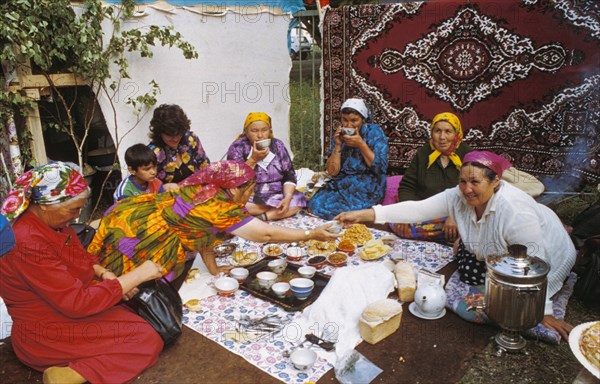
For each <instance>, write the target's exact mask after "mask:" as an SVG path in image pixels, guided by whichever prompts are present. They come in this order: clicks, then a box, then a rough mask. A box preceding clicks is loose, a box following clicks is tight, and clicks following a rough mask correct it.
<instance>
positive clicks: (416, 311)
mask: <svg viewBox="0 0 600 384" xmlns="http://www.w3.org/2000/svg"><path fill="white" fill-rule="evenodd" d="M408 310H409V311H410V313H412V314H413V315H415V316H417V317H419V318H421V319H425V320H437V319H441V318H442V317H444V316H445V315H446V308H444V309H443V310H442V312H440V314H439V315H437V316H427V315H426V314H424V313H422V312H421V311H420V310H419V307H417V303H415V302H414V301H413V302H412V303H410V304H409V306H408Z"/></svg>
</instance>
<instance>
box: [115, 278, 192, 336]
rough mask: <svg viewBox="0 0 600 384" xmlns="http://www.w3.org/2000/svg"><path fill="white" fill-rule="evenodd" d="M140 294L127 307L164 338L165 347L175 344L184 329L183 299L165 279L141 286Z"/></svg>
mask: <svg viewBox="0 0 600 384" xmlns="http://www.w3.org/2000/svg"><path fill="white" fill-rule="evenodd" d="M138 288H139V290H140V291H139V292H138V294H137V295H135V296H134V297H133V298H132V299H131V300H129V301H127V302H126V303H127V305H128V306H129V307H130V308H132V309H133V310H134V311H135V312H136V313H137V314H138V315H139V316H140V317H141V318H143V319H144V320H146V321H147V322H148V323H149V324H150V325H151V326H152V327H153V328H154V329H155V330H156V332H158V334H159V335H160V337H162V339H163V341H164V343H165V345H167V344H170V343H172V342H174V341H175V340H176V339H177V338H178V337H179V336H180V335H181V329H182V319H183V308H182V306H181V297H180V296H179V293H177V291H176V290H175V288H173V286H172V285H171V283H169V282H168V281H166V280H164V279H157V280H152V281H147V282H145V283H143V284H141V285H140V286H139V287H138Z"/></svg>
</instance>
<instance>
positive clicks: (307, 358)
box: [290, 348, 317, 371]
mask: <svg viewBox="0 0 600 384" xmlns="http://www.w3.org/2000/svg"><path fill="white" fill-rule="evenodd" d="M290 360H292V364H293V365H294V368H296V369H297V370H299V371H304V370H307V369H310V368H312V366H313V365H314V364H315V362H316V361H317V353H316V352H315V351H313V350H312V349H308V348H298V349H296V350H295V351H294V352H292V354H291V355H290Z"/></svg>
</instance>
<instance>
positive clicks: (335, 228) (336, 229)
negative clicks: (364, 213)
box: [325, 220, 344, 233]
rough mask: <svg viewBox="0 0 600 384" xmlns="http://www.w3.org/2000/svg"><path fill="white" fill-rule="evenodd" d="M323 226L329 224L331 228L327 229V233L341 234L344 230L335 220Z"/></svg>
mask: <svg viewBox="0 0 600 384" xmlns="http://www.w3.org/2000/svg"><path fill="white" fill-rule="evenodd" d="M325 224H331V227H329V228H328V229H327V231H329V232H331V233H341V232H342V230H343V229H344V227H343V226H342V223H340V222H339V221H336V220H332V221H328V222H326V223H325Z"/></svg>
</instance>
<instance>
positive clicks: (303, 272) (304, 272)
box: [298, 265, 317, 279]
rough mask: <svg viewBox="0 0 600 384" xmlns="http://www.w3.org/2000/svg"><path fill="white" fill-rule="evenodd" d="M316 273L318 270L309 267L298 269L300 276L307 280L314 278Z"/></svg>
mask: <svg viewBox="0 0 600 384" xmlns="http://www.w3.org/2000/svg"><path fill="white" fill-rule="evenodd" d="M316 271H317V268H315V267H311V266H309V265H308V266H304V267H300V268H298V273H299V274H300V276H302V277H305V278H307V279H310V278H312V277H313V276H314V275H315V272H316Z"/></svg>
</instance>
